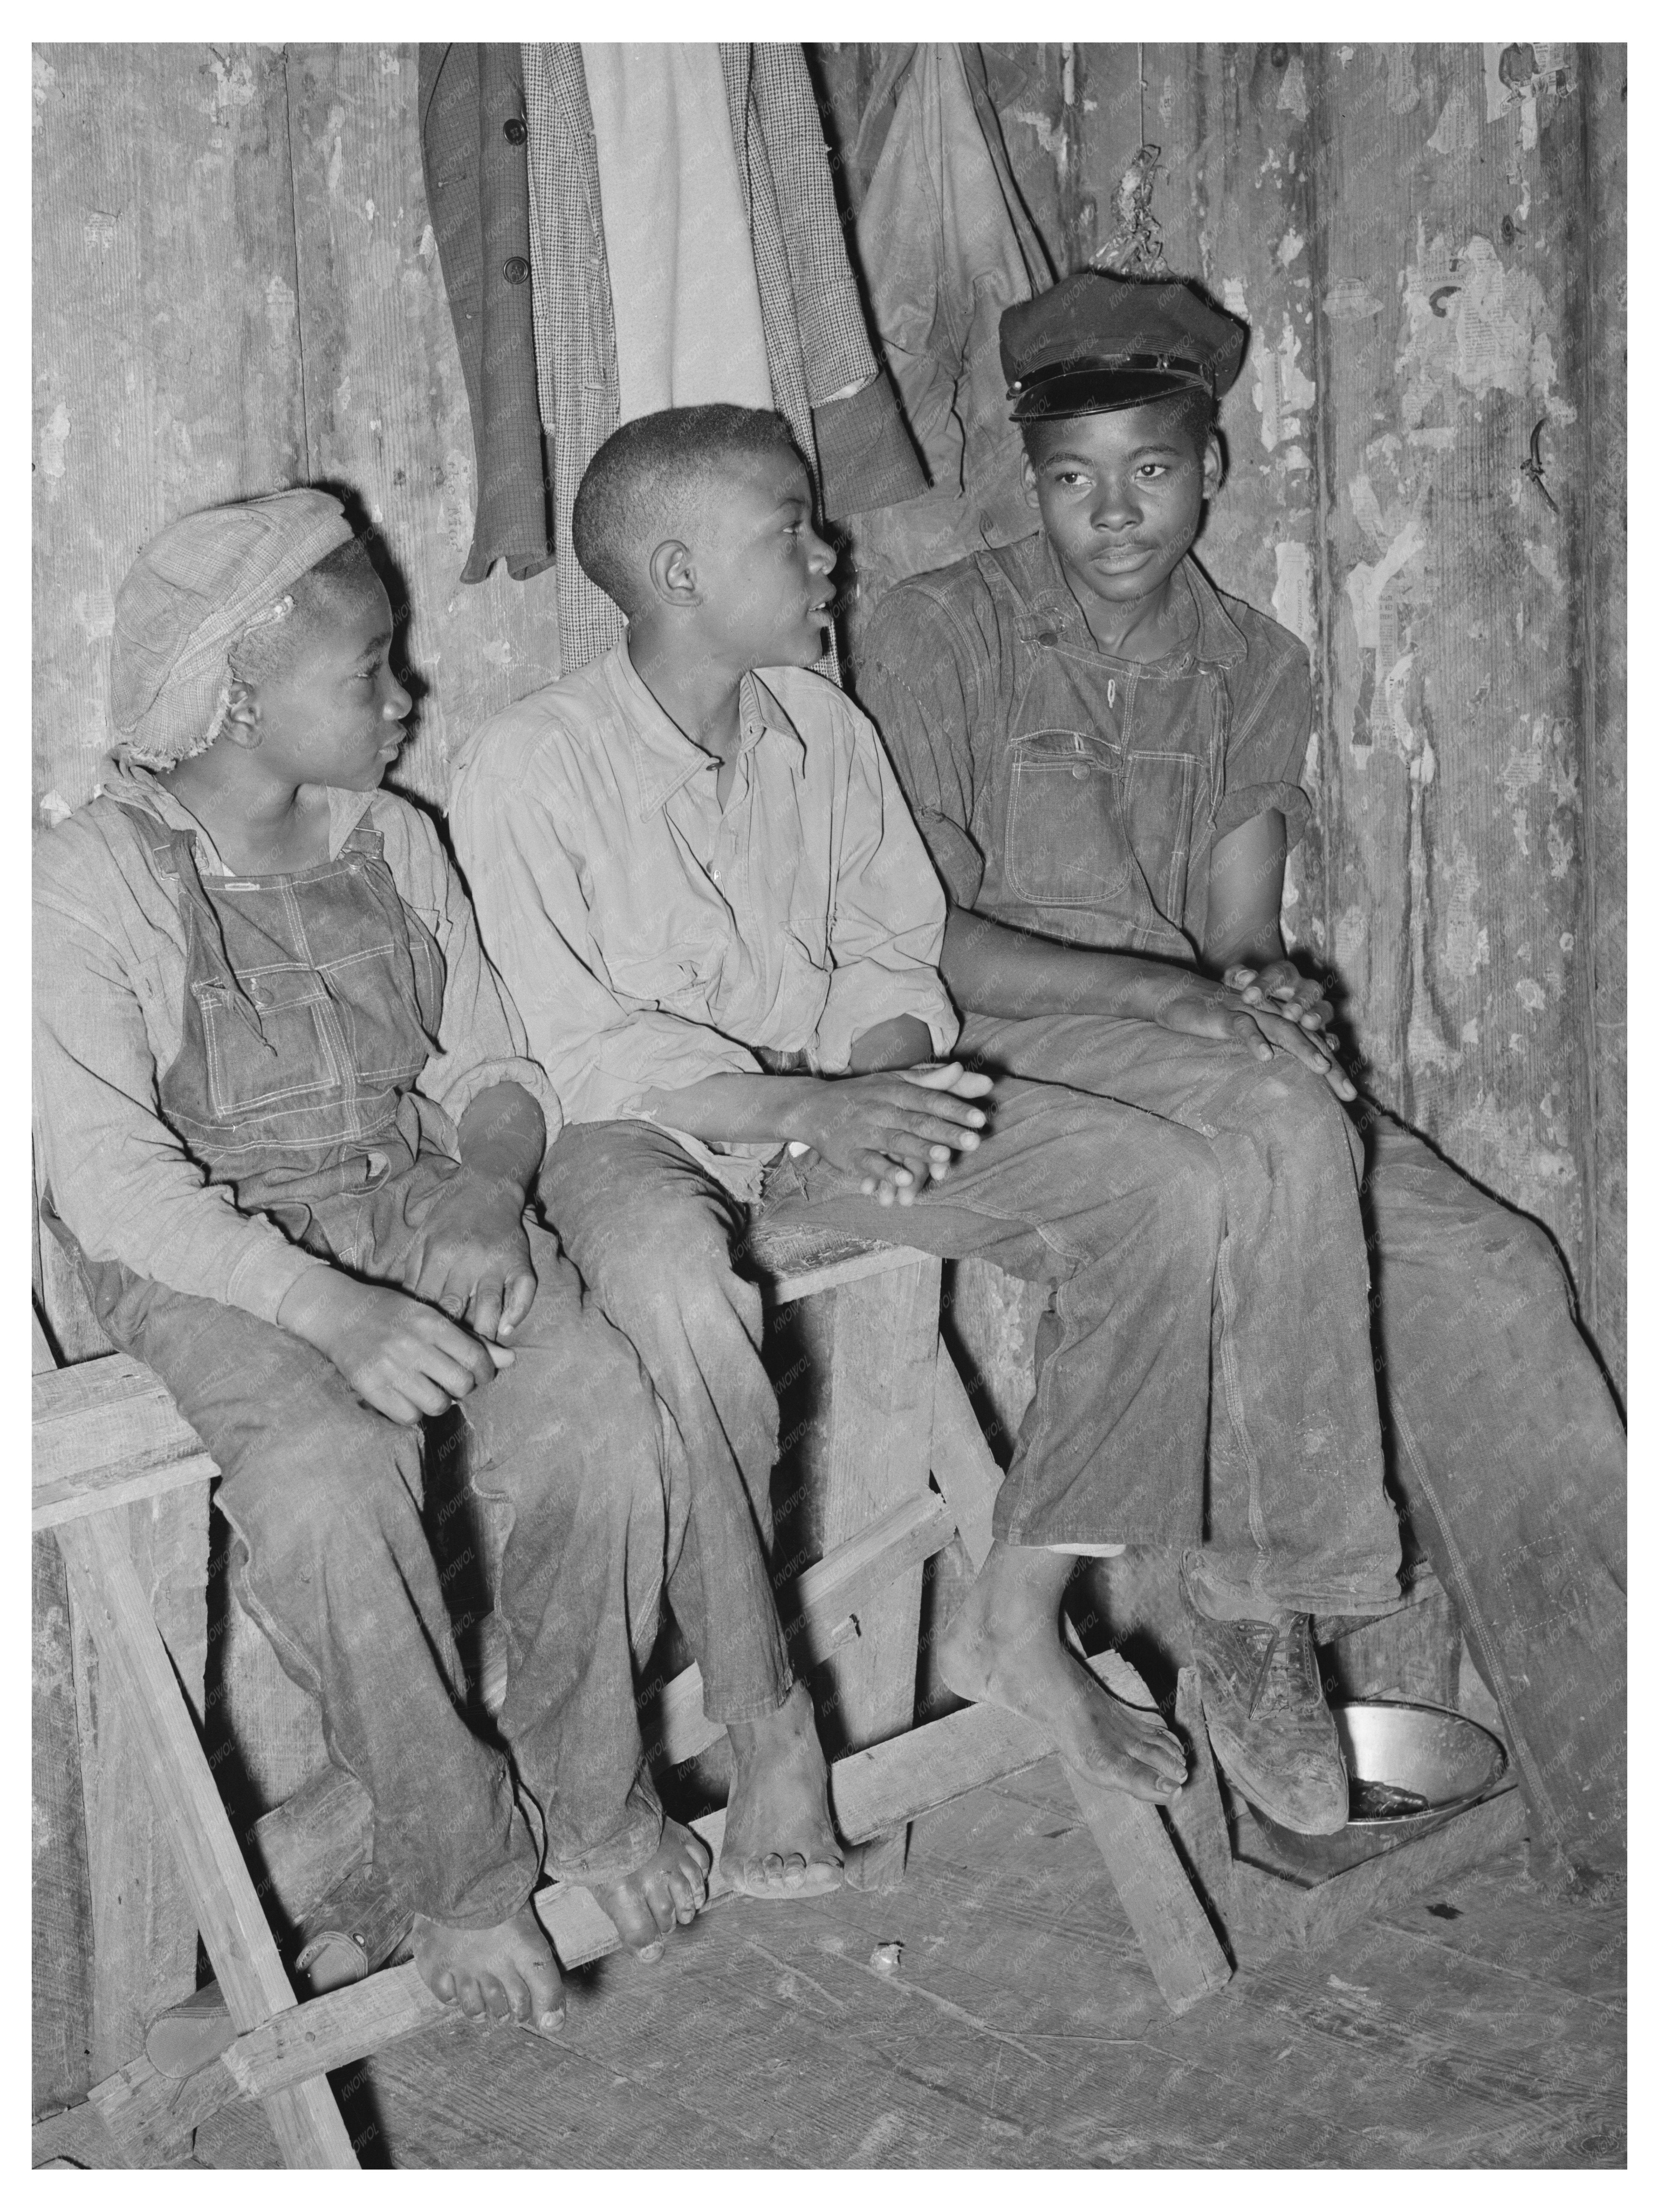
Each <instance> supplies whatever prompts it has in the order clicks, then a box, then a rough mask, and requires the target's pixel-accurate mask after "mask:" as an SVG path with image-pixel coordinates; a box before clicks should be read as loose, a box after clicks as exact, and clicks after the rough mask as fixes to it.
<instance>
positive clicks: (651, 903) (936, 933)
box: [449, 642, 957, 1196]
mask: <svg viewBox="0 0 1659 2212" xmlns="http://www.w3.org/2000/svg"><path fill="white" fill-rule="evenodd" d="M738 715H739V739H738V750H737V752H736V754H735V755H734V757H733V758H732V776H731V788H730V790H729V791H728V793H727V794H726V803H725V805H724V806H722V805H721V804H720V799H719V796H718V793H717V790H716V780H717V776H718V772H719V766H720V764H719V763H718V762H717V761H716V760H715V759H714V757H713V756H712V755H710V754H708V753H707V752H705V751H704V750H702V747H701V746H699V745H696V744H692V743H691V741H690V739H689V738H686V737H685V736H684V734H683V733H682V732H681V731H680V730H678V728H677V727H676V726H675V725H674V723H673V722H672V721H671V720H670V718H669V716H668V715H667V714H665V713H664V711H663V709H662V708H660V707H659V705H658V703H657V702H656V700H655V699H654V698H653V696H652V694H651V693H650V691H649V690H647V688H646V686H645V684H643V683H642V682H641V679H640V678H639V676H638V675H637V674H636V673H635V670H634V666H633V664H632V662H631V661H630V660H629V657H628V648H627V645H626V643H625V642H624V643H623V644H622V645H621V646H618V647H617V648H616V649H615V650H614V651H613V652H611V653H607V654H606V655H605V657H604V659H600V660H598V661H595V662H592V663H591V664H590V665H588V666H587V667H586V668H582V669H579V670H578V671H575V672H574V674H573V675H571V676H568V677H566V678H563V679H562V681H561V682H559V683H557V684H550V685H549V686H548V687H547V688H546V690H542V691H538V692H535V693H533V694H532V696H530V697H529V698H526V699H521V700H520V701H518V702H517V703H516V704H515V705H513V706H512V707H509V708H507V709H506V711H505V712H504V713H502V714H497V715H495V717H493V718H492V720H489V722H487V723H485V724H484V725H483V727H482V728H481V729H479V730H477V732H474V734H473V735H472V737H471V738H469V739H468V741H467V743H466V744H465V746H464V747H463V748H462V750H461V752H460V754H459V758H458V760H457V762H456V766H455V772H454V777H453V783H452V786H451V791H450V802H449V819H450V829H451V832H452V835H453V838H454V842H455V849H456V852H457V854H458V855H459V858H460V861H461V865H462V866H463V868H464V869H465V872H466V876H467V879H468V882H469V884H470V885H471V890H472V894H473V898H474V902H475V903H476V906H477V913H478V921H479V927H480V928H481V929H482V931H483V938H484V943H485V945H486V946H487V947H488V948H489V954H490V957H491V958H492V960H493V961H494V962H495V965H496V966H497V968H498V969H500V971H501V975H502V977H503V979H504V980H505V981H506V982H507V987H508V989H509V990H510V991H511V992H512V994H513V1000H514V1002H515V1004H516V1005H517V1006H518V1009H519V1012H520V1014H521V1015H522V1016H523V1018H524V1021H525V1024H526V1029H527V1030H528V1032H529V1036H530V1047H531V1050H532V1053H533V1054H535V1055H536V1057H537V1058H538V1060H540V1061H541V1063H542V1065H543V1066H544V1067H545V1068H546V1070H547V1073H548V1074H549V1076H550V1079H551V1080H552V1084H553V1087H554V1089H555V1090H556V1092H557V1093H558V1097H559V1102H560V1104H561V1106H562V1109H563V1111H564V1115H565V1118H566V1120H567V1121H610V1120H615V1119H618V1118H623V1117H627V1116H630V1115H639V1114H641V1111H642V1106H641V1101H642V1099H643V1097H644V1095H645V1093H647V1091H677V1090H683V1089H685V1088H686V1087H687V1086H689V1085H691V1084H694V1083H696V1082H699V1081H701V1080H702V1079H703V1078H704V1077H706V1076H709V1075H715V1074H721V1073H733V1072H737V1073H754V1072H756V1070H757V1066H758V1065H759V1062H758V1061H757V1058H756V1054H757V1051H765V1052H767V1053H768V1054H774V1053H778V1054H781V1053H790V1054H801V1055H804V1058H805V1064H806V1065H808V1066H811V1067H814V1068H817V1069H818V1070H820V1071H822V1072H823V1073H840V1072H842V1071H843V1070H845V1068H846V1067H847V1066H848V1060H849V1058H850V1054H851V1051H852V1046H853V1042H854V1038H855V1037H857V1036H860V1034H861V1033H862V1032H863V1031H864V1030H868V1029H872V1028H873V1027H874V1026H875V1025H876V1024H878V1023H881V1022H884V1021H889V1020H891V1019H892V1018H894V1017H895V1016H896V1015H900V1014H911V1015H914V1016H915V1017H916V1018H919V1019H920V1020H921V1021H923V1022H925V1023H926V1024H927V1028H928V1030H929V1033H930V1034H931V1036H932V1038H933V1046H934V1049H935V1050H936V1051H938V1052H939V1053H946V1052H948V1051H949V1050H950V1048H951V1045H952V1044H953V1043H954V1042H955V1041H956V1035H957V1018H956V1014H955V1012H954V1011H953V1009H952V1008H951V1003H950V1000H949V998H948V996H947V994H946V993H945V987H944V985H943V984H942V983H941V982H940V981H939V973H938V968H937V963H938V959H939V948H940V945H941V944H942V942H943V939H944V929H945V899H944V895H943V893H942V891H941V890H940V888H939V881H938V878H936V876H935V875H934V872H933V867H932V865H931V863H930V862H929V860H928V857H927V850H926V848H925V847H924V846H923V844H922V842H921V837H920V836H919V834H918V833H917V830H916V829H915V825H914V823H912V821H911V819H910V816H909V812H908V809H907V808H906V806H905V804H904V799H903V798H902V794H901V793H900V791H899V788H898V784H897V781H896V779H895V777H894V775H893V772H892V769H891V768H890V766H889V764H888V762H887V758H886V756H885V755H884V753H883V751H882V749H881V744H880V741H879V740H878V738H877V737H876V734H875V732H874V730H873V729H872V726H871V725H870V722H869V720H868V719H867V718H866V716H865V715H863V714H860V712H859V710H858V708H856V707H854V704H853V703H852V702H851V701H850V700H849V699H848V697H847V696H845V694H844V693H842V692H841V691H840V690H837V689H836V686H835V685H834V684H829V683H827V682H826V681H825V680H824V678H822V677H820V676H816V675H814V674H812V673H811V671H808V670H805V669H795V668H781V669H767V670H764V671H760V672H758V673H757V674H755V675H751V676H748V677H745V678H744V682H743V684H742V686H741V689H740V692H739V699H738ZM655 1118H658V1119H659V1120H668V1119H669V1118H670V1117H668V1116H663V1115H659V1116H656V1117H655ZM694 1149H695V1150H696V1152H698V1154H699V1156H700V1157H703V1158H708V1160H709V1161H710V1164H712V1165H713V1166H714V1170H715V1172H716V1173H717V1174H719V1175H720V1178H721V1180H722V1181H724V1182H726V1184H727V1185H728V1187H730V1188H732V1189H733V1190H735V1191H737V1192H738V1194H740V1195H744V1196H749V1195H752V1194H753V1193H754V1192H755V1190H756V1189H757V1188H758V1184H759V1168H760V1163H761V1162H762V1160H763V1159H764V1158H768V1157H769V1156H770V1155H771V1154H772V1153H774V1152H775V1151H776V1149H777V1147H776V1146H775V1145H771V1144H767V1145H760V1146H754V1145H744V1146H732V1148H731V1149H730V1150H729V1151H722V1152H719V1153H718V1154H708V1153H706V1152H704V1149H703V1148H702V1146H695V1147H694Z"/></svg>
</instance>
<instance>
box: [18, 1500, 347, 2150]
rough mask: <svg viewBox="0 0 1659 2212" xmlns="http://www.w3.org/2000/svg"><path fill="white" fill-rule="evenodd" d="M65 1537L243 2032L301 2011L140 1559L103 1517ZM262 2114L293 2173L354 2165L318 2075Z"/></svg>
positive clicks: (68, 1558)
mask: <svg viewBox="0 0 1659 2212" xmlns="http://www.w3.org/2000/svg"><path fill="white" fill-rule="evenodd" d="M58 1543H59V1544H60V1545H61V1546H62V1547H63V1553H64V1560H65V1562H66V1563H67V1565H68V1568H69V1573H70V1585H71V1588H72V1589H73V1591H74V1594H75V1597H76V1603H77V1604H78V1606H79V1607H80V1609H81V1613H82V1619H84V1620H86V1621H87V1623H88V1625H89V1626H90V1628H91V1631H92V1634H93V1638H94V1642H95V1644H96V1645H97V1649H98V1657H99V1663H100V1668H101V1670H102V1673H103V1677H104V1679H105V1680H106V1682H108V1683H111V1684H112V1685H113V1686H114V1687H115V1690H116V1692H117V1694H118V1696H119V1697H120V1698H121V1699H122V1700H123V1702H124V1704H125V1711H126V1717H127V1720H128V1723H129V1724H130V1726H131V1730H132V1734H133V1736H134V1739H135V1741H136V1743H137V1747H138V1748H139V1751H140V1753H141V1756H142V1759H143V1770H144V1772H145V1775H146V1778H147V1779H148V1781H149V1786H150V1790H151V1794H152V1796H153V1797H154V1800H155V1808H156V1811H157V1812H158V1813H159V1814H160V1815H161V1818H162V1820H164V1821H165V1822H166V1824H167V1832H168V1834H169V1835H170V1837H171V1838H172V1840H173V1846H174V1849H175V1850H176V1851H177V1854H178V1860H179V1869H180V1870H181V1871H182V1873H183V1875H184V1878H185V1883H186V1886H187V1887H188V1888H189V1891H190V1893H191V1899H192V1900H193V1902H194V1904H195V1907H196V1916H197V1922H198V1923H199V1925H200V1928H201V1931H202V1936H203V1940H204V1942H205V1943H206V1945H207V1948H208V1954H209V1956H210V1958H211V1960H212V1961H213V1966H214V1971H215V1972H216V1975H217V1977H218V1981H219V1986H220V1988H221V1989H222V1990H223V1991H224V1993H225V1997H226V2001H227V2002H228V2005H229V2008H230V2013H231V2017H232V2019H233V2020H234V2022H235V2024H236V2027H238V2029H239V2030H241V2031H244V2032H246V2030H248V2029H251V2028H254V2027H259V2026H260V2025H261V2024H262V2023H263V2022H264V2021H267V2020H269V2019H270V2018H271V2017H272V2015H275V2014H276V2013H280V2012H284V2011H288V2010H290V2009H292V2008H293V2007H294V2005H295V1996H294V1991H293V1990H292V1988H291V1987H290V1985H289V1978H288V1976H287V1974H286V1973H285V1972H283V1962H282V1959H281V1957H280V1955H279V1954H278V1952H277V1949H276V1942H275V1939H274V1938H273V1936H271V1933H270V1924H269V1923H268V1922H267V1920H266V1918H265V1916H264V1909H263V1907H262V1906H261V1905H260V1903H259V1899H258V1893H256V1891H255V1889H254V1887H253V1882H252V1878H251V1876H250V1875H249V1874H248V1870H247V1868H246V1864H245V1863H244V1862H243V1858H242V1854H241V1852H240V1849H239V1848H238V1846H237V1842H236V1838H235V1835H234V1832H233V1831H232V1828H231V1825H230V1820H229V1818H228V1814H226V1812H225V1808H224V1806H223V1804H222V1802H221V1799H220V1796H219V1792H218V1789H217V1787H216V1784H215V1782H214V1779H213V1773H212V1770H211V1768H210V1766H209V1765H208V1762H207V1755H206V1753H204V1751H203V1749H202V1746H201V1742H200V1740H199V1738H198V1737H197V1734H196V1729H195V1727H194V1725H193V1723H192V1722H191V1717H190V1713H189V1710H188V1708H187V1706H186V1705H185V1699H184V1697H183V1694H182V1692H181V1691H180V1689H179V1683H178V1680H177V1679H176V1678H175V1676H174V1674H173V1667H172V1664H171V1662H170V1661H169V1660H168V1657H167V1646H166V1645H165V1644H163V1643H162V1641H161V1633H160V1632H159V1631H158V1629H157V1628H156V1626H155V1615H154V1614H153V1613H152V1612H151V1610H150V1607H149V1601H148V1600H147V1599H146V1597H145V1595H144V1593H143V1589H142V1588H141V1586H140V1584H139V1581H138V1577H137V1573H136V1572H135V1571H134V1568H133V1564H132V1559H131V1554H130V1553H129V1552H128V1550H127V1547H126V1545H125V1542H124V1541H123V1539H122V1536H121V1534H120V1531H119V1529H118V1527H117V1526H116V1525H115V1523H114V1522H113V1521H112V1517H111V1516H109V1515H108V1514H106V1513H96V1514H91V1515H88V1516H87V1517H86V1518H84V1519H82V1520H78V1521H69V1522H64V1523H63V1525H62V1526H61V1527H60V1528H59V1529H58ZM264 2107H265V2111H266V2112H267V2114H268V2115H269V2117H270V2124H271V2126H272V2128H273V2129H274V2130H275V2131H276V2142H277V2147H278V2148H279V2150H280V2151H281V2153H282V2157H283V2164H284V2165H285V2166H350V2167H355V2166H356V2164H357V2160H356V2154H354V2152H353V2150H352V2148H351V2143H350V2141H349V2137H348V2136H347V2135H346V2131H345V2123H344V2122H343V2120H342V2118H340V2112H339V2108H338V2106H337V2105H336V2104H335V2101H334V2098H333V2094H332V2093H331V2090H330V2088H329V2086H328V2083H327V2081H325V2079H323V2077H322V2076H321V2075H317V2076H314V2077H313V2079H311V2080H309V2081H304V2082H301V2084H299V2085H298V2086H297V2087H293V2088H285V2089H281V2090H277V2091H276V2092H274V2093H272V2094H271V2095H270V2096H268V2097H267V2098H265V2100H264Z"/></svg>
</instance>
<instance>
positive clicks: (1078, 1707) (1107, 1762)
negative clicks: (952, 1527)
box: [938, 1539, 1187, 1804]
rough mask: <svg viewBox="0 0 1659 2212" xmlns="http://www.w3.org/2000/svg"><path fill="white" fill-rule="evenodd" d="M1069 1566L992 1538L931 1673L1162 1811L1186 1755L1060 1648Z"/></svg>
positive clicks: (1082, 1768) (1182, 1773)
mask: <svg viewBox="0 0 1659 2212" xmlns="http://www.w3.org/2000/svg"><path fill="white" fill-rule="evenodd" d="M1076 1564H1077V1563H1076V1561H1075V1560H1074V1559H1069V1558H1067V1557H1066V1555H1065V1554H1064V1553H1054V1552H1050V1551H1048V1550H1046V1549H1039V1548H1036V1547H1026V1546H1024V1545H1008V1544H1004V1543H1003V1542H1002V1541H1000V1539H999V1540H998V1541H997V1542H996V1543H995V1544H994V1545H993V1547H992V1548H991V1553H990V1556H989V1557H988V1558H987V1560H986V1562H985V1565H983V1566H982V1567H981V1569H980V1571H979V1573H978V1575H977V1577H975V1580H974V1581H973V1582H972V1583H970V1584H969V1588H968V1589H967V1591H966V1593H965V1594H964V1595H963V1601H962V1603H961V1606H960V1607H959V1608H958V1610H957V1613H956V1615H955V1618H954V1619H953V1620H951V1624H950V1626H949V1627H948V1628H947V1629H946V1630H945V1633H944V1635H943V1636H942V1637H941V1638H940V1639H939V1647H938V1650H939V1673H940V1674H941V1675H942V1676H943V1678H944V1680H945V1681H946V1682H947V1683H948V1684H949V1686H951V1689H953V1690H954V1691H955V1692H956V1693H957V1696H958V1697H959V1698H972V1699H975V1700H976V1701H977V1702H978V1703H980V1704H982V1705H1001V1706H1003V1707H1004V1708H1005V1709H1006V1711H1009V1712H1014V1713H1023V1714H1024V1716H1025V1717H1026V1718H1027V1719H1028V1720H1033V1721H1036V1723H1037V1724H1038V1725H1039V1726H1040V1727H1041V1728H1042V1729H1045V1730H1046V1731H1047V1733H1048V1735H1051V1736H1052V1737H1053V1738H1054V1748H1055V1749H1056V1750H1057V1751H1058V1752H1059V1753H1060V1757H1061V1758H1062V1759H1064V1760H1065V1761H1066V1764H1067V1765H1071V1766H1074V1767H1076V1768H1077V1769H1078V1771H1079V1772H1080V1773H1083V1774H1085V1775H1087V1776H1089V1777H1090V1778H1091V1779H1092V1780H1094V1781H1097V1782H1103V1783H1107V1784H1109V1785H1110V1786H1111V1787H1112V1788H1114V1789H1116V1790H1127V1791H1128V1793H1129V1795H1130V1796H1132V1797H1145V1798H1149V1799H1150V1800H1151V1801H1152V1802H1153V1803H1154V1804H1164V1803H1166V1802H1168V1801H1169V1799H1170V1798H1171V1797H1173V1796H1175V1794H1176V1790H1179V1789H1180V1787H1181V1785H1182V1783H1183V1782H1184V1781H1185V1780H1186V1778H1187V1754H1186V1753H1185V1752H1184V1751H1183V1750H1182V1747H1181V1746H1180V1744H1179V1743H1178V1742H1177V1741H1176V1738H1175V1737H1174V1736H1173V1735H1170V1731H1169V1729H1167V1728H1165V1727H1164V1723H1163V1722H1162V1721H1161V1720H1160V1719H1159V1718H1158V1715H1157V1714H1156V1713H1155V1712H1147V1711H1142V1710H1141V1709H1140V1708H1139V1707H1138V1706H1135V1705H1125V1704H1124V1703H1123V1701H1122V1699H1121V1698H1115V1697H1114V1696H1113V1695H1112V1693H1111V1692H1110V1691H1109V1689H1108V1688H1107V1687H1106V1686H1105V1685H1104V1683H1103V1682H1101V1681H1099V1680H1097V1678H1096V1677H1095V1676H1094V1675H1093V1674H1091V1673H1090V1672H1089V1670H1088V1668H1086V1667H1084V1666H1082V1665H1080V1664H1079V1662H1078V1661H1077V1660H1075V1659H1073V1656H1072V1655H1071V1654H1070V1652H1068V1651H1067V1650H1066V1649H1065V1647H1064V1645H1063V1644H1061V1643H1060V1629H1059V1613H1060V1595H1061V1593H1062V1592H1063V1591H1064V1589H1065V1588H1066V1583H1067V1581H1068V1580H1069V1578H1070V1576H1071V1572H1072V1570H1073V1567H1074V1566H1075V1565H1076Z"/></svg>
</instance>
